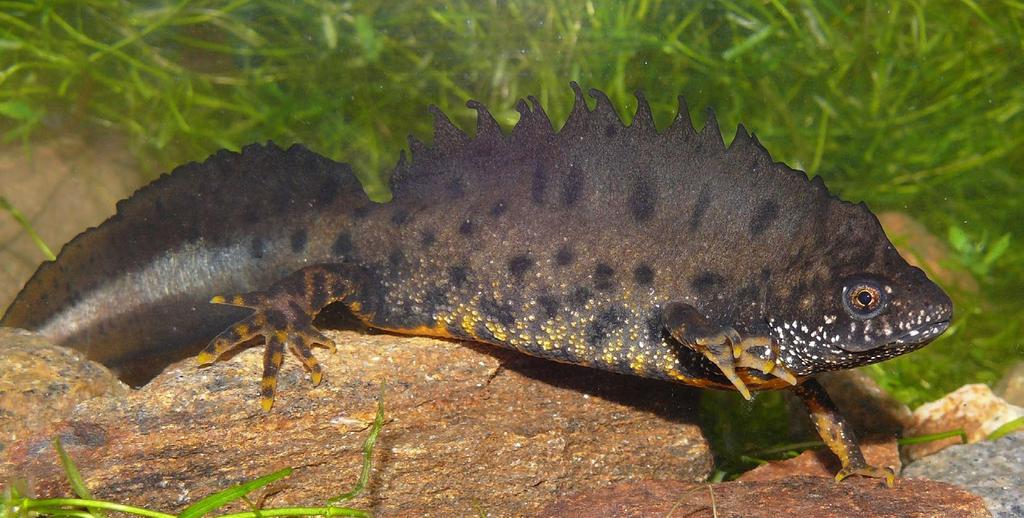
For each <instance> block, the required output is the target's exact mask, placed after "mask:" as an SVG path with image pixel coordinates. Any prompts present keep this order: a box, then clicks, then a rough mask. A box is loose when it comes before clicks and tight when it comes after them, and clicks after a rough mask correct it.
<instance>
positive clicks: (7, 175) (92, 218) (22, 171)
mask: <svg viewBox="0 0 1024 518" xmlns="http://www.w3.org/2000/svg"><path fill="white" fill-rule="evenodd" d="M89 134H90V135H92V136H94V138H92V139H90V140H89V141H86V140H85V139H84V138H83V137H82V136H80V135H79V134H74V135H68V136H62V137H57V138H53V139H51V140H38V141H33V142H32V145H31V146H25V145H23V144H22V143H21V142H18V143H16V144H9V145H5V146H2V147H0V186H3V192H2V193H0V194H2V195H3V196H5V197H6V198H7V199H8V201H10V202H11V203H12V204H13V205H14V207H15V208H16V209H18V210H19V211H20V212H21V213H22V214H24V216H25V217H26V218H28V220H29V222H30V223H31V224H32V228H33V229H35V231H36V232H38V233H39V235H40V237H41V238H42V239H43V241H44V242H45V243H46V244H48V245H49V246H50V248H51V250H52V251H53V253H57V251H58V250H60V247H61V245H62V244H64V243H65V242H67V241H68V240H70V239H71V238H72V237H74V236H75V235H76V234H78V233H79V232H81V231H82V230H84V229H85V228H86V227H89V226H94V225H98V224H99V223H100V222H101V221H103V220H105V219H106V218H107V217H109V216H110V215H111V214H113V213H114V204H115V203H116V202H117V200H120V199H122V198H125V197H127V196H128V195H129V194H131V193H132V191H133V190H134V189H135V188H136V187H138V186H139V185H141V184H142V183H144V180H145V179H144V178H142V177H141V176H140V175H139V174H138V170H139V167H138V161H137V160H135V159H134V157H132V156H131V154H130V153H128V152H127V149H128V147H127V146H126V145H125V143H124V141H123V139H120V138H117V137H114V136H112V135H109V134H102V135H101V134H100V133H99V132H89ZM97 135H101V136H98V137H96V136H97ZM3 216H4V217H0V314H2V313H3V310H4V308H6V307H7V305H8V304H9V303H10V302H11V300H13V299H14V296H15V295H16V294H17V293H18V290H20V289H21V287H22V286H23V285H24V284H25V281H27V280H28V279H29V277H30V276H31V275H32V273H33V272H35V271H36V268H38V267H39V263H40V262H42V261H43V260H45V259H46V257H45V256H44V255H43V253H42V252H41V251H40V250H39V247H38V246H36V244H35V243H34V242H33V241H32V239H31V238H30V237H29V236H28V234H27V233H26V232H25V231H24V230H23V229H22V228H21V226H20V225H19V224H18V222H16V221H15V220H14V218H10V217H6V216H7V215H6V213H3Z"/></svg>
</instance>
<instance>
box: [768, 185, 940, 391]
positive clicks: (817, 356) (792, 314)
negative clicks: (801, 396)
mask: <svg viewBox="0 0 1024 518" xmlns="http://www.w3.org/2000/svg"><path fill="white" fill-rule="evenodd" d="M821 225H822V226H823V227H824V228H821V229H820V232H821V233H820V234H819V235H818V237H817V239H818V240H819V242H818V243H817V244H818V245H819V246H818V247H817V249H819V250H822V251H823V252H822V253H818V254H813V257H802V258H795V260H794V262H795V263H796V264H798V265H799V266H797V267H796V268H794V269H791V270H790V271H789V272H788V273H787V274H783V275H782V276H781V277H783V279H778V280H777V281H781V282H782V283H788V285H789V286H788V287H782V286H780V287H779V288H778V289H776V290H772V291H773V292H778V293H780V294H781V297H782V298H781V299H779V300H776V301H774V302H772V301H768V304H767V307H768V308H769V310H768V311H767V313H768V318H767V321H768V325H769V326H770V328H771V334H772V336H773V337H774V339H775V340H776V341H777V343H778V348H779V356H780V359H781V360H782V363H783V364H784V365H786V366H787V367H788V368H790V369H791V370H792V371H793V372H794V373H795V374H797V375H800V374H811V373H815V372H820V371H826V370H838V369H846V368H851V367H857V366H860V365H867V364H870V363H875V362H879V361H882V360H886V359H889V358H892V357H895V356H898V355H901V354H904V353H907V352H910V351H913V350H916V349H918V348H920V347H922V346H924V345H925V344H927V343H929V342H931V341H932V340H934V339H935V338H936V337H938V336H939V335H940V334H942V333H943V332H944V331H945V330H946V329H947V328H948V327H949V323H950V320H951V318H952V316H953V303H952V301H951V300H950V298H949V296H948V295H946V293H945V292H944V291H943V290H942V288H941V287H939V286H938V285H937V284H935V283H934V282H932V281H931V280H930V279H929V278H928V276H927V275H925V273H924V272H923V271H922V270H921V269H920V268H917V267H915V266H911V265H910V264H908V263H907V261H906V260H904V259H903V257H902V256H900V254H899V252H898V251H897V250H896V248H895V247H894V246H893V245H892V243H891V242H890V241H889V239H888V238H887V237H886V235H885V232H884V231H883V230H882V227H881V225H880V224H879V223H878V220H877V219H876V218H875V217H874V215H872V214H871V212H869V211H868V209H867V207H865V206H864V205H863V204H860V205H853V204H849V203H845V202H837V203H833V204H832V206H831V207H830V210H829V214H828V216H827V217H826V218H825V219H824V221H822V222H821ZM821 241H827V243H824V246H821V245H822V244H823V243H821ZM773 281H776V279H773ZM773 283H774V282H773ZM770 308H777V309H780V310H781V311H777V312H773V311H772V310H771V309H770Z"/></svg>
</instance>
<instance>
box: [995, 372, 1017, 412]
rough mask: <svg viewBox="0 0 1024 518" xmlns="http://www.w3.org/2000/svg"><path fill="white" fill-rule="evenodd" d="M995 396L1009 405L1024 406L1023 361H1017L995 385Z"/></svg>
mask: <svg viewBox="0 0 1024 518" xmlns="http://www.w3.org/2000/svg"><path fill="white" fill-rule="evenodd" d="M995 393H996V395H997V396H999V397H1001V398H1003V399H1005V400H1006V402H1007V403H1009V404H1011V405H1017V406H1024V362H1017V364H1016V365H1014V366H1013V367H1011V368H1010V370H1009V371H1007V372H1006V375H1005V376H1003V379H1001V380H999V383H998V384H997V385H996V388H995Z"/></svg>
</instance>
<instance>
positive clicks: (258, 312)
mask: <svg viewBox="0 0 1024 518" xmlns="http://www.w3.org/2000/svg"><path fill="white" fill-rule="evenodd" d="M348 270H349V269H348V268H345V267H343V266H340V265H314V266H309V267H307V268H303V269H302V270H299V271H297V272H295V273H293V274H291V275H289V276H288V277H285V278H284V279H282V280H280V281H278V282H277V283H276V284H274V285H273V286H272V287H270V288H269V289H267V290H264V291H255V292H251V293H246V294H242V295H233V296H220V295H218V296H216V297H213V299H211V300H210V302H212V303H214V304H227V305H231V306H239V307H244V308H249V309H252V310H253V313H252V314H251V315H249V316H248V317H246V318H244V319H242V320H241V321H239V322H237V323H235V324H234V325H232V326H231V327H229V328H228V329H226V330H224V331H223V332H222V333H220V334H219V335H217V336H216V337H215V338H214V339H213V340H212V341H210V343H209V345H207V346H206V348H205V349H203V351H202V352H201V353H199V355H198V356H197V357H196V359H197V360H198V362H199V363H200V364H201V365H207V364H210V363H213V362H214V361H216V360H217V359H218V358H219V357H220V356H221V355H223V354H224V353H225V352H227V351H228V350H230V349H232V348H234V347H235V346H237V345H239V344H241V343H243V342H247V341H249V340H251V339H253V338H260V337H262V338H263V340H264V342H265V344H266V350H265V351H264V353H263V379H262V381H261V382H260V404H261V405H262V406H263V409H264V410H266V411H269V410H270V408H271V407H272V406H273V404H274V392H275V391H276V389H277V373H278V371H279V370H280V368H281V364H282V362H283V361H284V353H285V350H286V349H287V350H288V351H289V352H291V354H292V355H294V356H295V357H296V358H298V359H299V360H300V361H301V362H302V364H303V366H304V367H305V368H306V370H307V371H309V374H310V378H311V379H312V381H313V384H314V385H318V384H320V380H321V379H322V377H323V372H322V369H321V368H320V364H319V363H318V362H317V361H316V358H315V357H314V356H313V351H312V346H315V345H319V346H321V347H326V348H327V349H330V350H331V351H332V352H333V351H334V350H335V348H334V342H333V341H332V340H331V339H330V338H327V337H326V336H324V335H323V334H322V333H320V331H318V330H317V329H316V327H314V326H313V319H314V318H315V317H316V315H317V313H319V312H320V310H321V309H323V308H324V307H325V306H327V305H328V304H330V303H332V302H336V301H341V300H344V299H345V298H346V297H348V296H349V295H350V294H351V293H353V291H354V282H353V276H352V275H351V273H350V272H349V271H348Z"/></svg>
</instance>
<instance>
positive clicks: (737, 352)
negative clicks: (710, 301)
mask: <svg viewBox="0 0 1024 518" xmlns="http://www.w3.org/2000/svg"><path fill="white" fill-rule="evenodd" d="M664 323H665V326H666V327H667V329H668V331H669V333H670V334H671V335H672V337H673V338H675V339H676V340H678V341H679V342H680V343H682V344H683V345H685V346H687V347H689V348H691V349H693V350H694V351H697V352H699V353H701V354H703V355H704V357H705V358H707V359H708V360H709V361H711V363H713V364H715V366H716V367H718V369H719V370H720V371H721V372H722V374H723V375H724V376H725V377H726V379H728V380H729V382H730V383H732V384H733V386H734V387H736V390H737V391H739V393H740V394H741V395H742V396H743V397H744V398H745V399H748V400H749V399H750V397H751V396H750V390H749V389H748V388H747V386H746V384H745V383H744V382H743V380H742V379H741V378H740V377H739V375H738V374H737V373H736V368H738V367H743V368H748V369H754V370H757V371H760V372H763V373H764V374H767V375H771V376H775V377H777V378H779V379H782V380H783V381H785V382H787V383H789V384H790V385H796V381H797V380H796V377H795V376H793V373H791V372H789V370H788V369H786V368H785V367H784V366H782V365H781V364H779V362H778V361H777V359H778V348H777V347H776V345H775V343H774V342H773V341H772V339H771V338H769V337H764V336H750V337H746V338H743V337H741V336H740V335H739V333H737V332H736V330H735V329H732V328H731V327H721V326H718V325H717V324H714V323H712V322H710V321H708V320H707V319H706V318H704V316H703V315H701V314H700V312H699V311H697V310H696V309H695V308H694V307H693V306H690V305H689V304H684V303H679V302H677V303H673V304H670V305H668V306H666V308H665V311H664Z"/></svg>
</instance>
